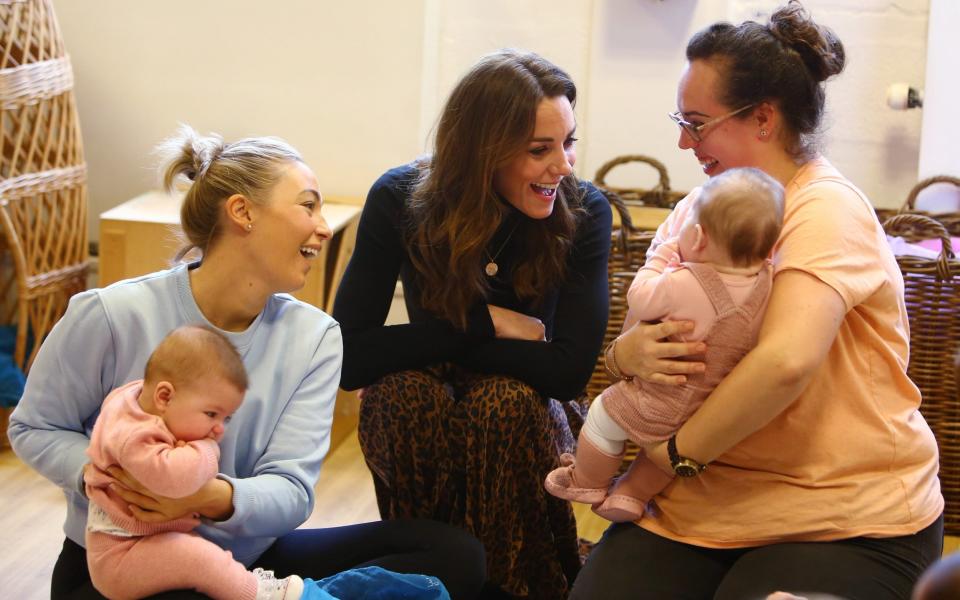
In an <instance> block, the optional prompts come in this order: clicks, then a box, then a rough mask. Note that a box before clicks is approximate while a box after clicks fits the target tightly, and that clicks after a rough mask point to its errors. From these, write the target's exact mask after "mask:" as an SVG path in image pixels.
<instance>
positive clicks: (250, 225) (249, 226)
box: [247, 223, 253, 231]
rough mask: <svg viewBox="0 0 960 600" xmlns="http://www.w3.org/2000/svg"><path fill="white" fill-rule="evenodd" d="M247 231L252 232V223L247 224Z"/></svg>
mask: <svg viewBox="0 0 960 600" xmlns="http://www.w3.org/2000/svg"><path fill="white" fill-rule="evenodd" d="M247 231H253V223H247Z"/></svg>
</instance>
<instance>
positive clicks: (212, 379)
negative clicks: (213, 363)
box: [154, 375, 244, 442]
mask: <svg viewBox="0 0 960 600" xmlns="http://www.w3.org/2000/svg"><path fill="white" fill-rule="evenodd" d="M165 386H166V387H165ZM154 393H155V394H157V395H159V396H160V398H161V399H160V401H159V402H158V404H159V405H160V406H162V407H163V408H162V409H161V418H162V419H163V422H164V424H166V426H167V429H169V430H170V433H172V434H173V435H174V437H175V438H177V439H178V440H183V441H185V442H192V441H194V440H202V439H204V438H210V439H212V440H216V441H220V439H221V438H222V437H223V434H224V431H225V430H226V429H225V427H226V424H227V422H228V421H229V420H230V416H231V415H233V413H234V412H236V410H237V409H238V408H239V407H240V403H241V402H243V396H244V392H243V390H240V389H239V388H237V386H235V385H234V384H232V383H230V382H228V381H227V380H226V379H224V378H223V377H219V376H217V375H210V376H209V377H206V378H204V380H203V382H202V383H200V382H191V383H190V384H180V385H178V386H174V385H173V384H171V383H169V382H167V381H161V382H159V383H158V384H157V385H156V388H155V392H154ZM164 395H165V396H166V397H165V398H164ZM164 400H165V401H164Z"/></svg>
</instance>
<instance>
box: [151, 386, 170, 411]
mask: <svg viewBox="0 0 960 600" xmlns="http://www.w3.org/2000/svg"><path fill="white" fill-rule="evenodd" d="M173 394H174V389H173V384H172V383H170V382H169V381H161V382H159V383H157V385H156V386H154V388H153V404H154V406H156V407H157V410H158V411H160V414H163V412H164V411H165V410H167V406H168V405H169V404H170V401H171V400H173Z"/></svg>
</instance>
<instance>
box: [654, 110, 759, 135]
mask: <svg viewBox="0 0 960 600" xmlns="http://www.w3.org/2000/svg"><path fill="white" fill-rule="evenodd" d="M754 106H755V105H754V104H748V105H746V106H743V107H740V108H738V109H737V110H735V111H733V112H731V113H727V114H725V115H723V116H720V117H717V118H715V119H710V120H709V121H707V122H706V123H700V124H699V125H694V124H693V123H691V122H690V121H687V120H686V119H684V118H683V113H681V112H680V111H679V110H678V111H677V112H675V113H669V114H668V115H667V116H668V117H670V120H672V121H673V122H674V123H676V124H677V125H679V126H680V129H682V130H684V131H686V132H687V135H689V136H690V139H692V140H693V141H695V142H702V141H703V136H702V135H701V134H700V132H701V131H703V130H704V129H706V128H707V127H708V126H710V125H716V124H717V123H719V122H721V121H725V120H727V119H729V118H730V117H732V116H733V115H737V114H740V113H742V112H743V111H745V110H747V109H748V108H753V107H754Z"/></svg>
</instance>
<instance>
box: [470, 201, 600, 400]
mask: <svg viewBox="0 0 960 600" xmlns="http://www.w3.org/2000/svg"><path fill="white" fill-rule="evenodd" d="M586 190H587V195H586V197H585V199H584V203H585V206H586V208H587V211H588V214H587V215H586V216H585V217H584V221H583V222H582V223H581V225H580V227H581V230H580V231H579V232H578V234H577V238H576V241H575V246H574V249H573V251H572V255H571V261H570V263H569V264H570V267H569V270H568V272H567V278H566V282H565V283H564V284H563V286H562V288H561V290H560V295H559V298H558V301H557V309H556V312H555V314H554V317H553V330H552V336H551V339H550V341H549V342H535V341H524V340H512V339H496V340H491V341H489V342H486V343H483V344H482V345H479V346H477V347H476V348H474V349H471V350H469V351H468V352H467V353H466V354H465V355H464V357H463V358H462V359H461V361H460V362H461V364H463V365H464V366H465V367H467V368H470V369H473V370H476V371H479V372H482V373H498V374H502V375H507V376H510V377H515V378H517V379H519V380H521V381H523V382H525V383H527V384H528V385H530V386H532V387H533V388H535V389H536V390H537V391H538V392H540V393H541V394H543V395H545V396H549V397H551V398H557V399H560V400H568V399H571V398H574V397H576V396H577V395H578V394H579V393H581V392H582V391H583V388H584V386H585V385H586V384H587V381H589V379H590V375H591V374H592V373H593V369H594V365H595V364H596V361H597V356H598V355H599V353H600V345H601V343H602V342H603V334H604V331H605V330H606V326H607V316H608V313H609V291H608V289H609V283H608V277H607V259H608V257H609V254H610V227H611V220H612V216H611V212H610V205H609V203H608V202H607V200H606V198H604V197H603V196H602V195H601V194H600V192H599V191H597V190H596V188H594V187H593V186H590V185H587V188H586Z"/></svg>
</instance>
